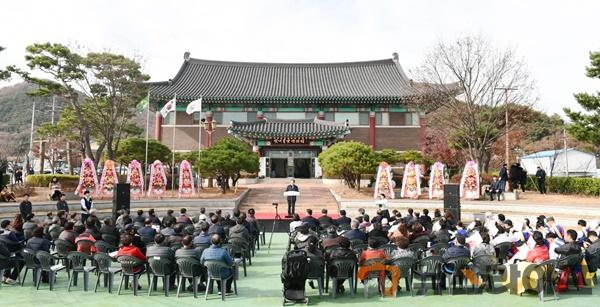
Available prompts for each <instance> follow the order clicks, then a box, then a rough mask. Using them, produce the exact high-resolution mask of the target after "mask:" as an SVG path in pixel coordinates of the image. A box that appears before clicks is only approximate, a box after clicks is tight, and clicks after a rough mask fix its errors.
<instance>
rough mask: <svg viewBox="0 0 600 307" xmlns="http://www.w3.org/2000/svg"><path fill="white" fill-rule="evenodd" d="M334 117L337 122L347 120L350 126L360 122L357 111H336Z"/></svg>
mask: <svg viewBox="0 0 600 307" xmlns="http://www.w3.org/2000/svg"><path fill="white" fill-rule="evenodd" d="M334 118H335V121H336V122H338V123H345V122H346V121H347V122H348V124H349V125H350V126H358V125H359V124H360V116H359V113H358V112H336V113H335V117H334Z"/></svg>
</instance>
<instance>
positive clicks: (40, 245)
mask: <svg viewBox="0 0 600 307" xmlns="http://www.w3.org/2000/svg"><path fill="white" fill-rule="evenodd" d="M25 248H28V249H30V250H32V251H36V252H37V251H46V252H50V241H48V240H46V239H44V238H38V237H32V238H31V239H29V240H28V241H27V245H25Z"/></svg>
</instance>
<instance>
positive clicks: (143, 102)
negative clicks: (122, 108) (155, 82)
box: [135, 95, 150, 113]
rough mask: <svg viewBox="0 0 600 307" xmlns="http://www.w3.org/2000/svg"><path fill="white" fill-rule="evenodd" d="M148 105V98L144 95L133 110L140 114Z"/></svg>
mask: <svg viewBox="0 0 600 307" xmlns="http://www.w3.org/2000/svg"><path fill="white" fill-rule="evenodd" d="M149 104H150V96H149V95H146V97H144V99H142V100H140V102H139V103H138V104H137V106H135V110H136V111H137V112H138V113H142V112H143V111H144V110H145V109H146V108H147V107H148V105H149Z"/></svg>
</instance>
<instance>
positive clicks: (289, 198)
mask: <svg viewBox="0 0 600 307" xmlns="http://www.w3.org/2000/svg"><path fill="white" fill-rule="evenodd" d="M285 191H286V192H289V191H296V192H299V191H300V190H299V189H298V186H297V185H295V184H290V185H288V186H287V188H285ZM287 198H288V200H296V196H288V197H287Z"/></svg>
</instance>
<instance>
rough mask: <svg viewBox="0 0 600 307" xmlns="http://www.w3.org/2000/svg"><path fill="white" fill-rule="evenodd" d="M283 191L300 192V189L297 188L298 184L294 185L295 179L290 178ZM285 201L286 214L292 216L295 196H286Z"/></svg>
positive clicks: (294, 208)
mask: <svg viewBox="0 0 600 307" xmlns="http://www.w3.org/2000/svg"><path fill="white" fill-rule="evenodd" d="M285 191H286V192H290V191H294V192H300V190H299V189H298V186H297V185H296V180H294V179H292V181H291V182H290V184H289V185H288V186H287V188H286V189H285ZM287 203H288V216H292V215H294V212H295V211H296V196H288V197H287Z"/></svg>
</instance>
